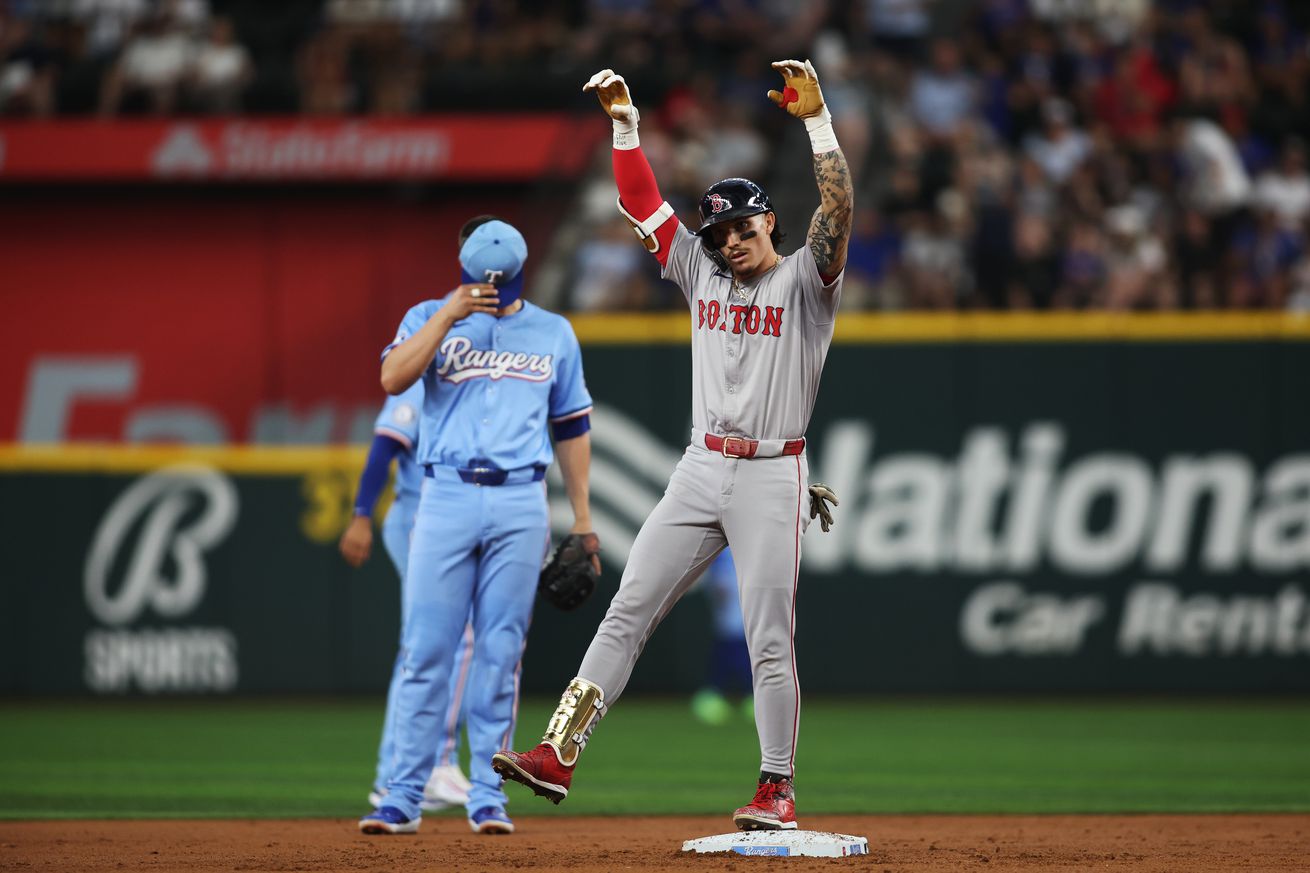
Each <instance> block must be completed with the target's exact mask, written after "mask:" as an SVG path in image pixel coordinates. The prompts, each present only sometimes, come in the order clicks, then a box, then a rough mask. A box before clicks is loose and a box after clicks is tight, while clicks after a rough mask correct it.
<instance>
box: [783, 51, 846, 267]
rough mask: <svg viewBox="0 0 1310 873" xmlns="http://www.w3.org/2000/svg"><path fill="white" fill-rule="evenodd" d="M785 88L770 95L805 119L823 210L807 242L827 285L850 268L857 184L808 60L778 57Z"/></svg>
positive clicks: (815, 217) (785, 107) (821, 208)
mask: <svg viewBox="0 0 1310 873" xmlns="http://www.w3.org/2000/svg"><path fill="white" fill-rule="evenodd" d="M772 66H773V68H774V69H775V70H777V71H778V72H779V73H781V74H782V81H783V85H784V87H783V89H782V90H781V91H770V92H769V99H770V100H772V101H773V102H774V103H776V104H777V105H778V107H779V108H781V109H784V110H786V111H787V112H788V113H789V114H791V115H794V116H796V117H797V118H799V119H801V120H802V121H804V122H805V130H806V132H807V133H809V135H810V145H811V146H812V147H813V151H814V179H815V181H817V182H818V183H819V209H818V211H817V212H815V213H814V218H813V219H811V220H810V233H809V244H810V251H811V252H813V254H814V263H816V264H818V266H819V275H820V276H821V277H822V278H823V283H824V284H825V285H830V284H832V282H833V281H834V280H836V278H837V277H838V276H840V275H841V271H842V270H843V269H845V268H846V247H847V246H848V245H849V244H850V240H851V223H852V219H853V216H854V214H855V213H854V210H855V187H854V186H853V185H852V184H851V171H850V168H849V167H848V166H846V156H845V155H843V154H842V153H841V146H839V145H837V135H836V134H835V133H834V132H833V129H832V114H831V113H830V112H828V107H827V106H825V105H824V104H823V91H822V89H820V88H819V74H818V73H816V72H814V65H813V64H811V63H810V62H809V61H775V62H774V63H773V65H772Z"/></svg>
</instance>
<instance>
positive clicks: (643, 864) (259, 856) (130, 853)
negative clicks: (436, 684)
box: [0, 814, 1310, 873]
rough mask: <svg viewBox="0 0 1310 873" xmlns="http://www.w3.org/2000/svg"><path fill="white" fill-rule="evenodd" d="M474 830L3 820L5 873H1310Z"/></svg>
mask: <svg viewBox="0 0 1310 873" xmlns="http://www.w3.org/2000/svg"><path fill="white" fill-rule="evenodd" d="M516 824H517V826H518V832H517V833H515V834H513V835H511V836H501V837H490V836H478V835H476V834H473V833H470V832H469V830H468V828H467V826H466V825H465V823H464V821H463V820H462V819H459V818H451V817H445V816H442V817H436V818H430V819H428V820H426V821H425V822H424V824H423V832H422V833H420V834H418V835H416V836H396V837H367V836H364V835H362V834H360V833H359V832H358V831H357V830H356V829H355V822H354V821H353V820H347V819H310V820H281V819H273V820H269V819H262V820H236V821H214V820H202V821H176V820H158V821H78V820H69V821H35V822H20V821H6V822H0V869H4V870H60V871H115V873H117V871H121V870H153V871H166V870H167V871H218V870H240V871H247V870H312V871H359V870H378V871H387V873H395V871H407V870H415V871H418V870H423V871H429V870H431V871H438V870H469V871H474V870H478V871H481V870H488V871H491V870H530V871H549V870H569V871H596V873H600V871H604V873H614V871H617V870H642V871H645V870H673V871H683V873H685V871H693V870H714V871H719V870H733V871H746V870H751V869H756V868H761V867H764V868H768V869H771V870H778V869H786V870H797V871H801V870H837V869H848V868H849V869H852V870H866V871H879V873H883V871H895V873H902V871H938V870H969V869H973V870H988V871H992V870H1006V871H1036V870H1087V869H1096V870H1132V871H1170V873H1172V871H1212V870H1250V871H1282V870H1310V815H1273V814H1259V815H1186V816H1165V815H1139V816H1099V815H1098V816H1063V815H1062V816H897V815H887V816H812V817H807V818H806V819H805V820H804V822H803V824H804V826H805V827H808V828H811V829H813V830H828V831H837V832H841V833H849V834H857V835H860V836H867V837H868V838H869V847H870V854H869V855H868V856H864V857H854V858H844V859H820V858H789V859H781V858H745V857H740V856H728V855H699V856H696V855H691V854H684V853H683V852H682V851H681V848H682V841H683V840H686V839H691V838H693V837H702V836H707V835H710V834H716V833H724V832H725V831H726V830H728V828H726V827H725V824H728V821H727V819H726V817H723V816H717V817H712V818H711V817H695V818H692V817H648V818H555V817H550V818H537V817H520V818H519V819H518V820H517V822H516Z"/></svg>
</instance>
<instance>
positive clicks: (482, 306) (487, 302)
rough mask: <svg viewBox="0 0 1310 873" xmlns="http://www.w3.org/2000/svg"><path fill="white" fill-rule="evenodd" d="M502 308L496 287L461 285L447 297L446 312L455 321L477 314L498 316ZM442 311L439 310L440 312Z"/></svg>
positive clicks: (444, 308)
mask: <svg viewBox="0 0 1310 873" xmlns="http://www.w3.org/2000/svg"><path fill="white" fill-rule="evenodd" d="M499 308H500V298H498V297H497V296H496V286H495V285H486V284H478V285H460V286H459V287H458V288H456V289H455V290H454V291H451V292H450V294H449V296H447V297H446V305H445V306H443V307H442V308H441V310H445V311H446V312H447V313H448V314H449V315H450V317H451V318H452V319H453V320H454V321H459V320H460V319H461V318H468V317H469V316H470V315H472V314H473V313H475V312H486V313H488V314H491V315H495V314H496V310H497V309H499ZM441 310H437V311H438V312H440V311H441Z"/></svg>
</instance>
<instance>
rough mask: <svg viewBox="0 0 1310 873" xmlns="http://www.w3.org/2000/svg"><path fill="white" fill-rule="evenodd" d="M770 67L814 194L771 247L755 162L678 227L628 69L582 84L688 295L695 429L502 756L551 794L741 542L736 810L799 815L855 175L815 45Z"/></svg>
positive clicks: (511, 771)
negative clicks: (814, 560) (803, 689)
mask: <svg viewBox="0 0 1310 873" xmlns="http://www.w3.org/2000/svg"><path fill="white" fill-rule="evenodd" d="M773 67H774V69H776V70H778V71H779V72H780V73H781V74H782V77H783V82H784V89H783V90H782V91H781V92H779V91H770V92H769V97H770V98H771V99H772V100H773V101H774V103H776V104H777V105H778V106H780V107H782V108H783V109H785V110H786V111H787V112H789V113H790V114H792V115H793V116H796V117H798V118H801V119H803V120H804V122H805V126H806V129H807V130H808V131H809V135H810V141H811V143H812V145H813V151H814V175H815V178H816V180H817V181H818V186H819V195H820V205H819V208H818V210H817V211H816V212H815V213H814V217H813V219H812V220H811V222H810V228H809V235H808V240H807V245H805V246H804V247H803V248H801V249H800V250H799V251H797V252H795V253H793V254H791V255H788V256H787V257H783V256H782V255H780V254H779V253H778V252H777V248H776V247H777V245H778V244H779V243H780V242H781V240H782V234H781V230H780V228H779V227H778V223H777V217H776V216H775V215H774V212H773V209H772V206H771V204H770V202H769V198H768V197H767V196H766V195H765V193H764V191H763V190H761V188H760V187H759V186H758V185H756V184H755V183H754V182H751V181H749V180H747V179H725V180H723V181H721V182H717V183H715V184H714V185H711V186H710V188H709V190H707V191H706V192H705V195H704V197H702V198H701V201H700V217H701V226H700V228H699V230H697V231H696V233H692V232H691V231H689V230H687V229H686V228H685V227H683V225H682V223H681V222H680V221H678V219H677V218H676V217H674V215H673V210H672V208H671V207H670V206H669V204H668V203H667V202H665V201H664V198H663V197H661V196H660V194H659V190H658V188H657V187H656V184H655V178H654V175H653V174H652V172H651V169H650V165H649V164H648V163H647V161H646V158H645V157H644V155H643V154H642V152H641V149H640V145H639V142H638V135H637V123H638V119H639V116H638V113H637V109H636V107H634V106H633V104H632V99H631V97H630V96H629V93H628V88H627V85H626V84H625V83H624V81H623V78H622V77H621V76H618V75H615V74H614V72H613V71H612V70H602V71H601V72H599V73H597V74H596V75H595V76H593V77H592V78H591V80H590V81H589V82H587V84H586V85H585V86H584V88H583V90H584V91H594V92H595V93H596V95H597V96H598V97H599V99H600V103H601V106H602V107H603V108H604V109H605V111H606V112H607V113H608V114H609V115H610V117H611V118H612V119H613V121H614V150H613V155H612V157H613V163H614V176H615V180H616V181H617V183H618V188H619V210H620V211H621V212H622V213H623V215H624V216H625V217H626V218H627V219H628V221H629V222H630V223H631V224H632V226H633V228H634V230H635V231H636V234H637V237H638V238H639V239H640V240H641V241H642V243H643V244H644V245H645V247H646V249H647V250H648V251H650V253H651V254H653V255H654V256H655V258H656V259H657V260H658V261H659V263H660V266H661V267H662V269H663V272H662V275H663V276H664V278H666V279H670V280H672V281H673V282H675V283H677V285H678V286H679V287H680V288H681V289H682V292H683V294H684V296H686V298H687V303H688V305H689V306H690V308H691V327H692V340H691V350H692V432H691V444H690V445H689V446H688V447H687V450H686V452H685V454H684V455H683V456H682V460H681V461H679V463H678V466H677V468H676V469H675V470H674V472H673V476H672V478H671V479H670V480H669V486H668V489H667V490H666V491H665V494H664V497H663V499H661V500H660V502H659V505H658V506H656V508H655V510H654V511H653V512H652V513H651V515H650V517H649V518H648V519H646V523H645V524H644V525H642V528H641V531H640V533H638V535H637V539H636V541H635V542H634V544H633V546H632V551H631V553H630V556H629V559H628V564H627V567H626V568H625V570H624V573H623V579H622V581H621V583H620V585H619V590H618V593H617V594H616V595H615V596H614V599H613V601H612V602H611V603H610V607H609V610H608V611H607V612H606V614H605V618H604V620H603V621H602V622H601V624H600V627H599V628H598V629H597V631H596V636H595V638H594V639H593V640H592V642H591V646H590V648H589V649H588V650H587V654H586V656H585V657H584V658H583V660H582V665H581V667H580V668H579V669H578V675H577V676H576V677H575V678H574V679H573V681H572V682H570V683H569V686H568V688H567V689H566V690H565V692H564V695H563V697H562V698H561V699H560V704H559V708H558V709H556V710H555V713H554V715H553V716H552V718H551V720H550V724H549V726H548V728H547V730H546V734H545V736H544V737H543V740H542V742H541V743H540V744H539V745H538V746H536V747H535V748H533V749H532V750H530V751H528V752H511V751H502V752H500V753H499V754H497V755H496V756H495V758H494V761H493V764H494V766H495V768H496V770H497V771H498V772H499V773H501V774H502V775H503V776H505V777H506V778H509V779H514V780H516V781H519V782H522V783H524V784H525V785H527V786H528V787H529V788H531V789H532V790H533V791H534V792H535V793H537V794H539V795H542V796H544V797H549V798H551V799H552V800H554V801H555V802H556V803H558V802H559V801H560V800H561V799H563V798H564V797H565V796H566V795H567V794H568V790H569V784H570V782H571V781H572V778H573V769H574V767H575V765H576V764H577V760H578V756H579V755H580V754H581V752H582V750H583V748H584V747H585V746H586V743H587V739H588V738H589V737H590V735H591V732H592V730H593V729H594V728H595V726H596V724H597V722H598V721H599V720H600V718H601V717H602V716H603V715H604V714H605V711H606V709H607V708H608V707H610V706H612V705H613V704H614V702H615V701H616V700H618V698H619V696H620V695H621V694H622V693H623V688H624V686H625V685H626V684H627V682H628V677H629V676H630V674H631V672H632V667H633V664H634V663H635V662H636V659H637V656H638V655H639V654H640V652H641V650H642V647H643V646H644V645H645V643H646V641H647V639H649V638H650V635H651V633H652V632H653V631H654V630H655V627H656V625H658V624H659V622H660V620H661V619H663V618H664V616H665V615H666V614H667V613H668V611H669V610H670V609H671V608H672V607H673V604H674V603H675V602H676V601H677V600H678V598H679V597H681V596H682V594H683V593H685V592H686V590H687V589H688V588H689V587H690V586H691V584H692V583H693V582H694V581H695V580H696V578H697V577H698V576H699V575H700V574H701V572H702V571H703V570H704V569H705V567H706V565H707V564H709V563H710V561H712V560H713V559H714V557H715V556H716V555H717V554H718V553H719V552H720V551H722V550H723V548H724V547H725V546H727V545H731V547H732V554H733V558H734V559H735V561H736V564H737V583H738V586H739V589H740V593H741V609H742V618H743V623H744V624H745V630H746V641H747V644H748V646H749V649H750V656H751V667H752V674H753V683H754V692H755V714H756V727H757V730H758V733H759V739H760V755H761V763H760V776H759V782H758V786H757V789H756V792H755V797H754V799H753V800H751V802H750V803H748V804H746V805H745V806H743V807H741V808H739V809H738V810H736V812H735V813H734V814H733V821H734V822H735V824H736V826H737V827H739V828H741V829H743V830H753V829H760V828H764V829H773V828H795V827H796V809H795V794H794V792H793V788H792V776H793V763H794V758H795V749H796V734H797V728H798V725H799V712H800V685H799V683H798V681H797V678H796V666H795V656H794V630H795V626H796V612H795V604H796V585H797V581H798V579H799V571H800V543H801V535H802V533H803V532H804V530H805V527H806V526H807V525H808V523H809V519H810V518H813V517H814V516H815V515H816V514H817V515H821V516H823V518H824V522H825V524H824V526H825V529H826V527H827V524H828V523H830V521H831V516H830V515H829V514H828V508H827V505H826V503H825V501H829V502H831V503H833V504H835V503H836V500H835V499H833V495H832V492H831V491H829V490H828V489H826V488H825V487H823V486H821V485H816V486H812V487H811V488H810V495H809V503H810V506H809V513H808V515H807V513H806V511H805V503H806V490H807V489H806V476H807V471H808V468H807V464H806V459H805V428H806V426H807V425H808V424H809V420H810V413H811V411H812V410H813V407H814V400H815V395H816V394H817V392H818V388H819V376H820V373H821V371H822V369H823V362H824V359H825V357H826V356H827V352H828V345H829V343H830V342H831V340H832V332H833V324H834V321H835V319H836V316H837V305H838V302H839V298H840V295H841V284H842V270H843V268H844V267H845V264H846V247H847V242H848V240H849V238H850V232H851V214H852V212H851V211H852V205H853V200H854V193H853V190H852V186H851V179H850V173H849V171H848V169H847V166H846V159H845V157H844V156H843V155H842V152H841V149H840V148H839V147H838V146H837V140H836V137H835V135H834V134H833V129H832V122H831V116H830V115H829V114H828V111H827V109H826V108H825V107H824V104H823V95H822V93H821V92H820V90H819V82H818V77H817V76H816V75H815V72H814V68H813V67H812V66H811V65H810V63H809V62H808V61H806V62H800V61H780V62H778V63H775V64H774V65H773Z"/></svg>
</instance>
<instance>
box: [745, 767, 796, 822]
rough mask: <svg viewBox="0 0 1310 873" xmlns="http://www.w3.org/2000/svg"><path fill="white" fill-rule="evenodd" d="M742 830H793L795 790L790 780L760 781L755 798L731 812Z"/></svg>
mask: <svg viewBox="0 0 1310 873" xmlns="http://www.w3.org/2000/svg"><path fill="white" fill-rule="evenodd" d="M732 823H733V824H735V825H736V826H737V829H738V830H743V831H777V830H793V829H794V828H795V827H796V792H795V790H793V788H792V784H791V780H790V779H784V780H782V781H781V782H761V783H760V787H759V788H758V789H756V791H755V799H754V800H752V801H751V802H750V803H748V804H746V805H745V806H743V807H742V808H741V809H739V810H737V811H736V812H734V813H733V814H732Z"/></svg>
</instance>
